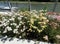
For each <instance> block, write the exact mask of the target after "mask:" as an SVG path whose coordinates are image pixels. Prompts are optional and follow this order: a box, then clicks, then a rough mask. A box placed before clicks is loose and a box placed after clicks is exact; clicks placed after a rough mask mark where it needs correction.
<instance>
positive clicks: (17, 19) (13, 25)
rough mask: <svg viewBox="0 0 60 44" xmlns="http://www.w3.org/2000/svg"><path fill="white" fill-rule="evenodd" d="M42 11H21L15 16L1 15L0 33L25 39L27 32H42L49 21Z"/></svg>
mask: <svg viewBox="0 0 60 44" xmlns="http://www.w3.org/2000/svg"><path fill="white" fill-rule="evenodd" d="M45 15H46V13H45V12H43V10H41V11H36V10H32V11H24V12H22V11H20V12H18V13H17V14H14V15H0V33H2V35H7V36H9V37H20V38H21V36H22V37H24V36H26V34H27V32H36V31H37V32H38V33H40V32H42V31H43V30H44V28H46V27H47V23H48V22H49V20H48V19H47V17H45Z"/></svg>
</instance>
